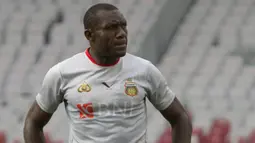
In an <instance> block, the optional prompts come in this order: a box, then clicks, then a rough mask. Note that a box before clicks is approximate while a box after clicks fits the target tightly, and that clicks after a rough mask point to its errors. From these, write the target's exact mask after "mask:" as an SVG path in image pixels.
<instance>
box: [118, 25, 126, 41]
mask: <svg viewBox="0 0 255 143" xmlns="http://www.w3.org/2000/svg"><path fill="white" fill-rule="evenodd" d="M126 37H127V30H126V29H124V28H123V27H119V28H118V31H117V34H116V38H117V39H123V38H126Z"/></svg>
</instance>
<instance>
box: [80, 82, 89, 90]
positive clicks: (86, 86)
mask: <svg viewBox="0 0 255 143" xmlns="http://www.w3.org/2000/svg"><path fill="white" fill-rule="evenodd" d="M90 91H91V87H90V85H89V84H87V83H83V84H81V85H80V87H79V88H78V92H90Z"/></svg>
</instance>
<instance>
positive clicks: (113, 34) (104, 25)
mask: <svg viewBox="0 0 255 143" xmlns="http://www.w3.org/2000/svg"><path fill="white" fill-rule="evenodd" d="M97 17H98V23H97V25H95V29H94V30H93V33H94V39H95V40H94V45H95V47H93V48H95V50H96V51H97V52H98V53H99V54H100V55H101V56H109V57H122V56H125V54H126V49H127V28H126V25H127V22H126V19H125V18H124V16H123V15H122V14H121V13H120V12H119V10H112V11H104V10H102V11H99V12H98V13H97Z"/></svg>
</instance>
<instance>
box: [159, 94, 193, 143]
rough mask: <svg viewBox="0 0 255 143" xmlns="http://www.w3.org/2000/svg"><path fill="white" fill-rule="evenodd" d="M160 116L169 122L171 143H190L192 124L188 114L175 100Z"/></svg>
mask: <svg viewBox="0 0 255 143" xmlns="http://www.w3.org/2000/svg"><path fill="white" fill-rule="evenodd" d="M161 114H162V115H163V116H164V117H165V118H166V119H167V120H168V121H169V123H170V124H171V126H172V131H173V132H172V141H173V143H190V142H191V134H192V124H191V122H190V120H189V117H188V114H187V113H186V111H185V109H184V108H183V106H182V105H181V103H180V102H179V100H178V99H177V98H175V99H174V101H173V102H172V104H171V105H170V106H169V107H168V108H166V109H165V110H163V111H161Z"/></svg>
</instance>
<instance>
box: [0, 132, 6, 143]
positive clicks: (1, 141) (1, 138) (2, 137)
mask: <svg viewBox="0 0 255 143" xmlns="http://www.w3.org/2000/svg"><path fill="white" fill-rule="evenodd" d="M0 143H7V139H6V134H5V132H3V131H1V132H0Z"/></svg>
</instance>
